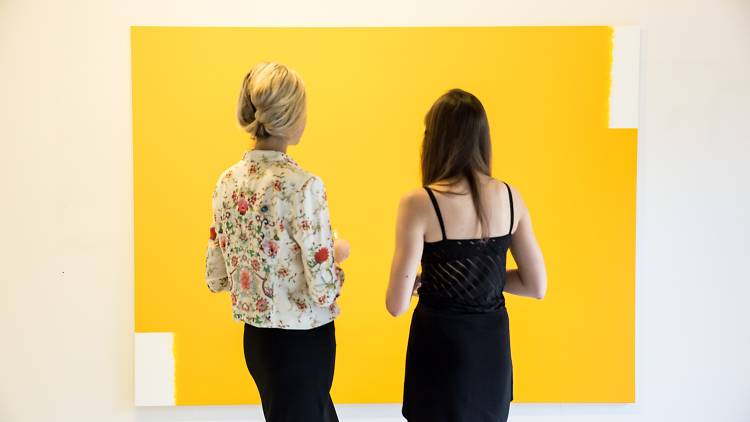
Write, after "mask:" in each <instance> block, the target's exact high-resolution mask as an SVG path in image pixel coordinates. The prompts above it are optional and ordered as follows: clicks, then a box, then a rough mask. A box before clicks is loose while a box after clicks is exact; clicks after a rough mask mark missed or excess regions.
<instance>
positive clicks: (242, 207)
mask: <svg viewBox="0 0 750 422" xmlns="http://www.w3.org/2000/svg"><path fill="white" fill-rule="evenodd" d="M248 208H249V204H248V203H247V199H245V198H240V200H239V201H237V211H239V212H240V214H242V215H245V213H246V212H247V209H248Z"/></svg>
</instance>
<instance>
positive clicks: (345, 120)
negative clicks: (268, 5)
mask: <svg viewBox="0 0 750 422" xmlns="http://www.w3.org/2000/svg"><path fill="white" fill-rule="evenodd" d="M612 40H613V29H612V28H609V27H492V28H297V29H290V28H164V27H135V28H132V72H133V73H132V82H133V159H134V204H135V330H136V333H137V334H136V346H137V347H138V348H143V347H146V346H144V344H146V338H147V337H146V336H145V335H144V336H142V334H143V333H169V336H168V337H166V338H167V339H168V340H167V341H168V342H169V344H168V345H167V347H166V349H163V350H166V352H162V353H166V355H167V356H163V358H164V362H167V363H165V365H170V364H171V365H174V367H173V368H172V369H170V370H171V371H172V372H169V371H167V372H166V373H167V374H168V375H167V378H170V377H171V376H172V375H169V374H173V377H174V378H173V379H167V381H166V382H167V383H169V382H173V388H174V389H173V391H171V392H170V393H169V394H171V395H173V396H174V404H177V405H195V404H239V403H258V402H259V399H258V395H257V392H256V390H255V387H254V385H253V383H252V380H251V378H250V375H249V374H248V372H247V370H246V368H245V363H244V359H243V353H242V325H241V324H239V323H236V322H233V321H232V318H231V312H230V299H229V296H228V295H226V294H218V295H216V294H211V293H210V292H209V291H208V289H207V288H206V286H205V283H204V281H203V271H204V262H205V261H204V253H205V246H206V242H207V239H208V234H209V231H208V228H209V219H210V213H211V209H210V197H211V193H212V189H213V187H214V184H215V182H216V180H217V177H218V175H219V174H220V172H221V171H222V170H223V169H225V168H226V167H228V166H230V165H231V164H233V163H235V162H236V161H238V160H239V159H240V158H241V157H242V154H243V151H245V150H246V149H247V148H249V147H250V145H251V142H250V140H249V138H248V136H247V135H246V134H245V133H244V132H243V131H242V130H241V129H240V128H239V127H238V125H237V123H236V119H235V106H236V101H237V96H238V93H239V88H240V84H241V82H242V78H243V76H244V75H245V73H246V72H247V70H248V69H249V68H250V67H251V66H252V65H253V64H255V63H257V62H260V61H279V62H282V63H285V64H287V65H289V66H290V67H292V68H294V69H296V70H297V71H298V72H299V73H300V74H301V75H302V77H303V78H304V80H305V83H306V86H307V90H308V101H309V103H308V104H309V105H308V108H309V117H308V127H307V130H306V132H305V135H304V137H303V139H302V142H301V144H300V145H299V146H297V147H293V148H291V149H290V151H289V152H290V154H291V155H292V156H293V157H294V158H295V159H296V160H297V161H298V162H299V163H300V164H301V165H302V166H303V167H304V168H306V169H308V170H310V171H312V172H313V173H315V174H317V175H319V176H321V177H322V179H323V180H324V181H325V183H326V187H327V191H328V198H329V204H330V209H331V216H332V222H333V225H334V228H335V229H336V230H337V231H338V233H339V234H340V236H341V237H345V238H347V239H349V240H350V242H351V244H352V255H351V258H350V259H349V261H347V262H346V263H345V265H344V268H345V270H346V273H347V283H346V286H345V288H344V291H343V292H342V296H341V298H340V304H341V308H342V314H341V316H340V318H339V319H338V320H337V322H336V330H337V331H336V332H337V343H338V353H337V361H336V374H335V380H334V386H333V390H332V396H333V398H334V401H335V402H336V403H387V402H390V403H396V402H400V400H401V395H402V383H403V370H404V357H405V347H406V340H407V335H408V330H409V315H407V316H403V317H400V318H398V319H394V318H392V317H391V316H389V315H388V314H387V312H386V310H385V306H384V293H385V288H386V283H387V281H388V274H389V265H390V260H391V253H392V250H393V240H394V219H395V213H396V208H397V204H398V199H399V197H400V195H402V194H403V193H404V192H405V191H407V190H410V189H413V188H416V187H419V186H420V177H419V147H420V142H421V136H422V132H423V130H424V125H423V119H424V115H425V113H426V112H427V110H428V108H429V107H430V105H431V104H432V102H433V101H434V100H435V99H437V97H438V96H439V95H441V94H442V93H443V92H445V91H446V90H448V89H450V88H454V87H459V88H463V89H466V90H468V91H470V92H472V93H474V94H475V95H477V96H478V97H479V99H480V100H482V102H483V103H484V105H485V108H486V109H487V113H488V117H489V121H490V125H491V135H492V142H493V166H492V170H493V173H494V176H495V177H497V178H500V179H502V180H505V181H508V182H509V183H511V184H512V185H514V186H515V187H517V188H518V190H519V191H520V192H521V194H522V195H523V197H524V199H525V201H526V202H527V204H528V206H529V208H530V210H531V213H532V216H533V221H534V225H535V229H536V233H537V236H538V238H539V241H540V244H541V246H542V249H543V251H544V255H545V258H546V262H547V266H548V273H549V291H548V294H547V297H546V298H545V299H544V300H543V301H535V300H531V299H521V298H516V297H509V298H508V308H509V313H510V319H511V343H512V354H513V364H514V381H515V401H516V402H632V401H634V376H635V375H634V310H635V305H634V289H635V186H636V146H637V129H635V128H629V129H613V128H610V124H609V119H610V91H611V74H612V72H611V66H612V58H613V41H612ZM139 336H141V337H139ZM141 338H142V340H139V339H141ZM148 347H151V346H148ZM301 352H302V351H301ZM150 353H152V352H149V351H148V350H145V349H144V350H137V351H136V359H137V362H136V366H137V367H138V366H139V365H143V364H141V363H139V362H138V359H150V357H149V354H150ZM144 356H145V357H144ZM156 366H157V367H158V371H161V370H162V369H163V368H161V364H158V365H156ZM144 368H145V367H144ZM436 370H439V368H436ZM141 371H142V373H141V375H139V376H146V377H148V376H151V375H149V374H152V373H155V372H158V371H157V370H153V369H148V368H146V369H141ZM143 374H146V375H143ZM139 382H140V381H139V380H138V379H137V380H136V384H137V385H138V384H139Z"/></svg>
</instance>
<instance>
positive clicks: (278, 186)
mask: <svg viewBox="0 0 750 422" xmlns="http://www.w3.org/2000/svg"><path fill="white" fill-rule="evenodd" d="M281 188H282V185H281V180H274V181H273V189H274V190H275V191H276V192H281Z"/></svg>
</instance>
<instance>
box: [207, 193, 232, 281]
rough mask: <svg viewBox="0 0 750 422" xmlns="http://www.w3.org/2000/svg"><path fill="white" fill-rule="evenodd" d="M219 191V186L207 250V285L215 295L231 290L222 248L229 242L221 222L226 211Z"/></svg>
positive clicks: (213, 200)
mask: <svg viewBox="0 0 750 422" xmlns="http://www.w3.org/2000/svg"><path fill="white" fill-rule="evenodd" d="M218 190H219V187H218V186H217V188H216V189H215V190H214V193H213V198H212V201H211V202H212V213H211V215H212V217H211V227H210V229H209V239H208V248H207V249H206V284H207V285H208V289H209V290H211V291H212V292H214V293H216V292H221V291H226V290H229V289H230V283H229V276H228V274H227V265H226V261H225V260H224V252H223V248H222V242H224V245H226V241H227V239H226V235H225V233H224V230H223V229H222V222H221V221H222V217H223V213H224V210H223V208H222V203H221V202H222V201H221V197H220V195H219V192H218Z"/></svg>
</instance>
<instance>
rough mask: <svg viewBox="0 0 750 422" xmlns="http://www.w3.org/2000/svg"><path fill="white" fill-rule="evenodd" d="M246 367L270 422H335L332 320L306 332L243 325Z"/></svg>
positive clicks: (336, 420)
mask: <svg viewBox="0 0 750 422" xmlns="http://www.w3.org/2000/svg"><path fill="white" fill-rule="evenodd" d="M244 346H245V363H246V364H247V369H248V370H249V371H250V375H252V377H253V380H255V384H256V385H257V386H258V392H259V393H260V400H261V403H262V406H263V414H264V415H265V418H266V421H268V422H338V417H337V416H336V409H335V408H334V407H333V401H332V400H331V395H330V391H331V384H332V383H333V369H334V362H335V359H336V332H335V328H334V325H333V322H330V323H328V324H325V325H323V326H320V327H317V328H313V329H310V330H282V329H278V328H258V327H254V326H252V325H249V324H245V335H244Z"/></svg>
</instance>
